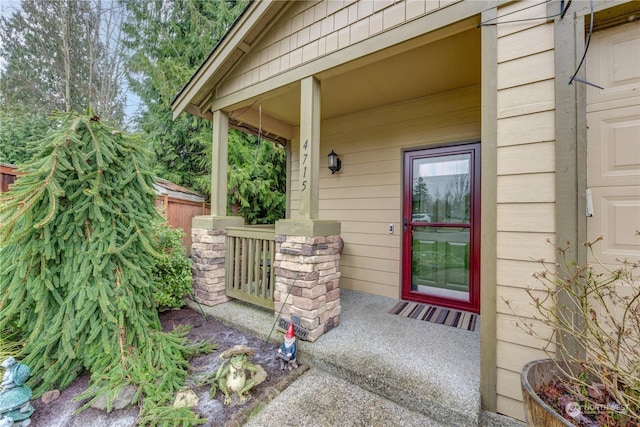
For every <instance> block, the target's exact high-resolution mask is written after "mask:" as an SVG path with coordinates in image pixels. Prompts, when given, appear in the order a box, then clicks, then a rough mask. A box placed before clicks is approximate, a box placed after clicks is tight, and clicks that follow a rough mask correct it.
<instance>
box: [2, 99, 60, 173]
mask: <svg viewBox="0 0 640 427" xmlns="http://www.w3.org/2000/svg"><path fill="white" fill-rule="evenodd" d="M51 126H53V122H52V121H51V120H49V118H48V117H47V116H46V115H45V114H42V113H32V112H29V111H26V110H25V109H23V108H7V107H5V108H2V109H0V162H4V163H13V164H16V165H19V164H21V163H24V162H26V161H27V160H29V159H30V158H31V154H32V152H33V150H34V148H35V147H34V142H35V141H38V140H40V139H42V138H44V136H45V134H46V133H47V131H48V130H49V128H50V127H51Z"/></svg>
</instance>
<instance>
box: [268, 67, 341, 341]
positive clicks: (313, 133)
mask: <svg viewBox="0 0 640 427" xmlns="http://www.w3.org/2000/svg"><path fill="white" fill-rule="evenodd" d="M299 153H300V170H299V171H298V173H299V181H298V182H299V183H300V186H299V192H300V204H299V208H298V218H296V219H284V220H281V221H278V222H276V254H275V261H274V267H275V274H276V279H275V282H276V287H275V292H274V302H275V315H276V317H277V316H278V315H279V314H280V315H281V316H282V318H283V319H284V320H286V321H291V319H292V316H296V317H297V318H299V319H300V326H302V327H303V328H304V329H306V330H307V339H308V340H309V341H315V340H316V339H318V337H320V336H321V335H322V334H324V333H325V332H327V331H329V330H330V329H332V328H334V327H336V326H338V325H339V324H340V311H341V306H340V286H339V279H340V272H339V271H338V269H339V265H340V252H341V251H342V239H341V238H340V223H339V222H338V221H331V220H320V219H318V218H319V212H318V211H319V209H318V206H319V204H318V198H319V188H320V186H319V182H318V181H319V176H320V170H319V168H320V82H319V81H318V80H317V79H316V78H315V77H313V76H311V77H307V78H305V79H303V80H302V81H301V96H300V151H299Z"/></svg>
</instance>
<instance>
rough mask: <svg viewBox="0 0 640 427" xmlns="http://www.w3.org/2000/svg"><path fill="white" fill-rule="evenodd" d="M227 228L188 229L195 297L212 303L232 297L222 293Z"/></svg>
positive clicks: (200, 301) (197, 299) (223, 290)
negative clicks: (190, 242)
mask: <svg viewBox="0 0 640 427" xmlns="http://www.w3.org/2000/svg"><path fill="white" fill-rule="evenodd" d="M226 238H227V231H226V230H207V229H203V228H192V229H191V241H192V244H191V258H192V259H193V265H192V267H191V272H192V273H193V290H194V294H195V297H196V301H198V302H199V303H201V304H204V305H208V306H213V305H216V304H220V303H223V302H227V301H231V300H232V298H229V297H228V296H226V295H225V255H226V250H227V243H226Z"/></svg>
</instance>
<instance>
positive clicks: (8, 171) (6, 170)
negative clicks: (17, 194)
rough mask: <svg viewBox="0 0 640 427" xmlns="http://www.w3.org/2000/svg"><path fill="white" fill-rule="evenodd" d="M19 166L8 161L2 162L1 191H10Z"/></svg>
mask: <svg viewBox="0 0 640 427" xmlns="http://www.w3.org/2000/svg"><path fill="white" fill-rule="evenodd" d="M16 169H17V167H16V166H14V165H10V164H8V163H0V193H6V192H7V191H9V185H11V184H13V183H14V182H15V180H16V175H18V172H16Z"/></svg>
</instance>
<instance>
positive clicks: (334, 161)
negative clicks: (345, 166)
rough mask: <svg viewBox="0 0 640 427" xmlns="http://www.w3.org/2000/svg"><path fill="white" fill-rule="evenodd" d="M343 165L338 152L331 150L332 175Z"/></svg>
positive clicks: (330, 168)
mask: <svg viewBox="0 0 640 427" xmlns="http://www.w3.org/2000/svg"><path fill="white" fill-rule="evenodd" d="M341 167H342V161H341V160H340V158H339V157H338V155H337V154H336V153H334V152H333V150H331V152H330V153H329V170H330V171H331V175H333V174H334V173H336V172H338V171H339V170H340V168H341Z"/></svg>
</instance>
